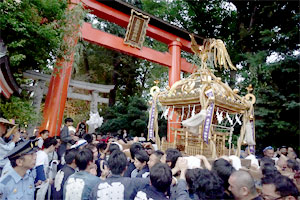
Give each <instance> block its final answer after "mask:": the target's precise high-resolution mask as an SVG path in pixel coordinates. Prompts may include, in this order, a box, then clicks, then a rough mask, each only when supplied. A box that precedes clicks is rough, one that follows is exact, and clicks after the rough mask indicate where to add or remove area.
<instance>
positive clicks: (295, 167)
mask: <svg viewBox="0 0 300 200" xmlns="http://www.w3.org/2000/svg"><path fill="white" fill-rule="evenodd" d="M287 170H288V171H290V172H297V171H299V170H300V166H299V163H298V162H297V161H296V160H291V159H289V160H287Z"/></svg>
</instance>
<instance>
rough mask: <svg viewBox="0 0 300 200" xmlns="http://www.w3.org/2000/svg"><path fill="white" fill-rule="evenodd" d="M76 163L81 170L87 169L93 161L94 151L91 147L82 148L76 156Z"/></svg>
mask: <svg viewBox="0 0 300 200" xmlns="http://www.w3.org/2000/svg"><path fill="white" fill-rule="evenodd" d="M75 163H76V165H77V167H78V169H79V170H82V171H83V170H86V169H87V168H88V166H89V165H91V164H92V163H93V152H92V151H91V150H90V149H87V148H84V149H80V150H79V151H78V153H77V154H76V156H75Z"/></svg>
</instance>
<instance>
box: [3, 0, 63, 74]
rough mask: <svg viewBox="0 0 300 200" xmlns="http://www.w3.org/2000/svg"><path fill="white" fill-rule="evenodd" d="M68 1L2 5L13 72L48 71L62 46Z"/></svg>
mask: <svg viewBox="0 0 300 200" xmlns="http://www.w3.org/2000/svg"><path fill="white" fill-rule="evenodd" d="M66 8H67V1H66V0H47V1H46V0H22V1H20V3H18V1H14V0H7V1H2V2H0V10H1V13H2V14H1V15H0V30H1V36H2V38H3V40H4V42H5V44H6V45H7V50H8V56H9V58H10V64H11V67H12V69H13V71H14V72H17V71H19V72H23V71H25V70H27V69H39V70H41V69H46V68H47V65H48V64H49V63H48V61H53V57H54V58H55V57H56V56H57V54H56V53H57V51H58V49H59V48H60V46H61V43H62V41H63V34H64V25H65V22H66V21H65V20H66V19H65V17H66V15H65V10H66Z"/></svg>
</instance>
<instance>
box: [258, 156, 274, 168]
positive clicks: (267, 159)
mask: <svg viewBox="0 0 300 200" xmlns="http://www.w3.org/2000/svg"><path fill="white" fill-rule="evenodd" d="M267 163H268V164H269V165H273V166H274V165H275V161H274V160H273V159H271V158H270V157H267V156H265V157H262V158H261V159H260V166H261V167H263V166H264V165H265V164H267Z"/></svg>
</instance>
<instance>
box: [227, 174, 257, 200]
mask: <svg viewBox="0 0 300 200" xmlns="http://www.w3.org/2000/svg"><path fill="white" fill-rule="evenodd" d="M228 182H229V188H228V189H229V191H231V193H232V194H233V196H234V199H241V200H242V199H249V197H255V196H257V191H256V188H255V182H254V179H253V178H252V176H251V175H250V174H249V173H248V172H246V171H243V170H239V171H235V172H233V173H232V174H231V176H230V177H229V180H228Z"/></svg>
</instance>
